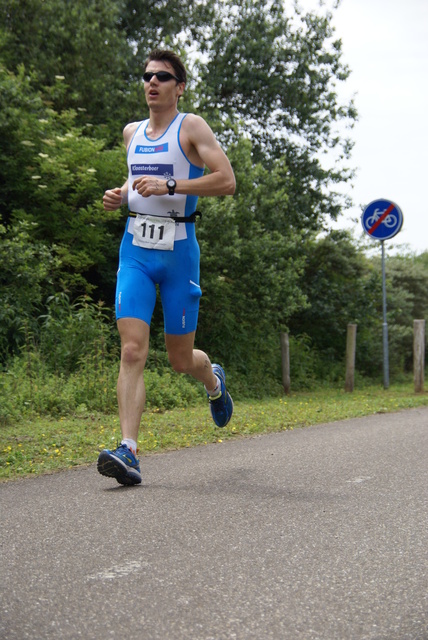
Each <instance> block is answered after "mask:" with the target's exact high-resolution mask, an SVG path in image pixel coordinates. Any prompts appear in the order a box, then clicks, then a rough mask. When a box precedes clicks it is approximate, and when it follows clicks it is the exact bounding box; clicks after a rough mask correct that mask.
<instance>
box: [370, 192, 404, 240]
mask: <svg viewBox="0 0 428 640" xmlns="http://www.w3.org/2000/svg"><path fill="white" fill-rule="evenodd" d="M361 224H362V225H363V229H364V231H365V232H366V233H367V234H368V235H369V236H370V237H371V238H374V239H375V240H389V238H393V237H394V236H395V235H397V233H398V232H399V231H400V230H401V227H402V226H403V214H402V212H401V209H400V207H399V206H398V205H396V204H395V202H392V201H391V200H373V202H370V204H368V205H367V207H366V208H365V209H364V211H363V214H362V216H361Z"/></svg>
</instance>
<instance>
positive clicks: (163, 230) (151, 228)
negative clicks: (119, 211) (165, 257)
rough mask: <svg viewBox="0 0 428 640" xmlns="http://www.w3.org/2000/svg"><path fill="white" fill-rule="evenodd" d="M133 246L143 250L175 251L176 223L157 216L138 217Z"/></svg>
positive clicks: (134, 229)
mask: <svg viewBox="0 0 428 640" xmlns="http://www.w3.org/2000/svg"><path fill="white" fill-rule="evenodd" d="M132 234H133V236H134V238H133V240H132V244H134V245H136V246H137V247H142V248H143V249H160V250H161V251H172V250H173V249H174V238H175V221H174V220H170V219H169V218H161V217H157V216H145V215H140V214H139V215H137V217H136V218H135V220H134V228H133V230H132Z"/></svg>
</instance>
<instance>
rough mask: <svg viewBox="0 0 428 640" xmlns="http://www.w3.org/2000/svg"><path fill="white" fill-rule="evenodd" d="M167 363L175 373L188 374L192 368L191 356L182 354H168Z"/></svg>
mask: <svg viewBox="0 0 428 640" xmlns="http://www.w3.org/2000/svg"><path fill="white" fill-rule="evenodd" d="M168 358H169V362H170V364H171V367H172V368H173V369H174V371H176V372H177V373H189V372H190V371H191V368H192V354H191V353H190V354H188V353H182V352H172V353H171V352H169V353H168Z"/></svg>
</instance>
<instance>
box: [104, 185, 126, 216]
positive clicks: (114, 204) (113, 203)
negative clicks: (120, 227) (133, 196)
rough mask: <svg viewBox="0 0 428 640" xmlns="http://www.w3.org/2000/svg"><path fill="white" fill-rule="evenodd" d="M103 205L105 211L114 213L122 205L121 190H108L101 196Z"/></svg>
mask: <svg viewBox="0 0 428 640" xmlns="http://www.w3.org/2000/svg"><path fill="white" fill-rule="evenodd" d="M103 205H104V209H105V210H106V211H116V209H119V207H120V206H121V205H122V189H120V188H119V187H118V188H116V189H108V190H107V191H105V193H104V195H103Z"/></svg>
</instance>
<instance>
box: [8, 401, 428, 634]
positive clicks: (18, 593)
mask: <svg viewBox="0 0 428 640" xmlns="http://www.w3.org/2000/svg"><path fill="white" fill-rule="evenodd" d="M427 454H428V407H424V408H420V409H414V410H409V411H405V412H400V413H395V414H382V415H375V416H371V417H368V418H360V419H355V420H348V421H343V422H336V423H333V424H327V425H319V426H316V427H309V428H306V429H297V430H295V431H287V432H283V433H280V434H275V435H267V436H261V437H257V438H250V439H240V440H235V441H233V442H226V443H223V444H216V445H209V446H203V447H198V448H195V449H186V450H183V451H177V452H171V453H165V454H160V455H152V456H148V457H146V458H143V459H142V460H141V462H142V464H141V468H142V474H143V484H142V486H139V487H121V486H119V485H118V484H117V483H116V482H115V481H114V480H110V479H107V478H104V477H102V476H100V475H99V474H98V473H97V471H96V467H95V464H94V465H92V466H91V467H86V468H79V469H73V470H70V471H67V472H63V473H58V474H55V475H51V476H44V477H40V478H34V479H28V480H20V481H16V482H10V483H6V484H2V485H0V501H1V543H2V547H1V567H0V569H1V603H0V637H1V638H2V639H3V640H12V639H19V640H23V639H24V638H32V639H37V640H49V639H53V638H55V640H65V639H75V638H85V639H86V640H92V639H95V640H98V639H100V640H101V639H104V638H121V639H122V638H124V639H128V638H129V639H131V638H132V639H134V638H135V639H137V638H138V639H139V640H141V639H142V640H229V639H230V640H232V639H233V640H235V639H237V640H253V639H255V640H265V639H266V640H267V639H274V640H282V639H287V640H318V639H321V640H348V639H350V640H363V639H364V640H366V639H370V640H381V639H382V640H426V639H428V582H427V568H428V563H427V559H428V558H427V550H428V526H427V524H428V519H427V513H428V508H427V506H428V504H427V503H428V483H427V471H428V462H427V457H428V456H427Z"/></svg>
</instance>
